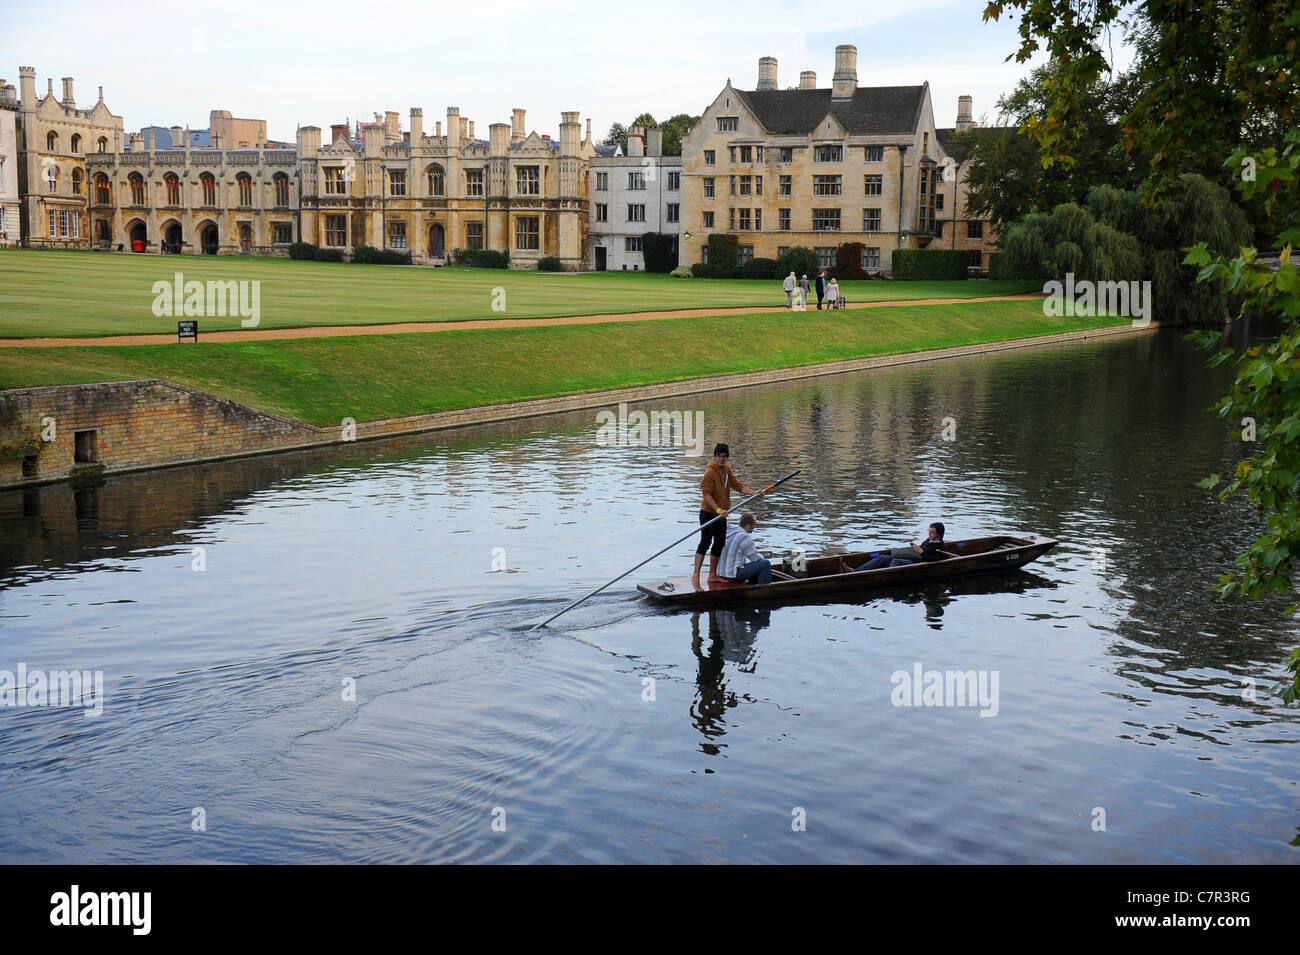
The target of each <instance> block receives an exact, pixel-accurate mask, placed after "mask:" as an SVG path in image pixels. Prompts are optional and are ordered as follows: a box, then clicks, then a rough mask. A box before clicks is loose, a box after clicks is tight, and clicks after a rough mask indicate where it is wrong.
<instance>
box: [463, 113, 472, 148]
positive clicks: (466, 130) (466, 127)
mask: <svg viewBox="0 0 1300 955" xmlns="http://www.w3.org/2000/svg"><path fill="white" fill-rule="evenodd" d="M470 125H471V124H470V121H469V119H468V118H466V117H464V116H462V117H461V118H460V141H461V142H463V143H467V142H469V141H470V140H472V139H473V138H474V130H472V129H471V128H470Z"/></svg>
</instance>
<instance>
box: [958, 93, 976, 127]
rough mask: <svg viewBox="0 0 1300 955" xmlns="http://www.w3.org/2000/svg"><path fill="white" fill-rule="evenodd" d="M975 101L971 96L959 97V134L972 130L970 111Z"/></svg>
mask: <svg viewBox="0 0 1300 955" xmlns="http://www.w3.org/2000/svg"><path fill="white" fill-rule="evenodd" d="M973 102H974V101H973V100H972V99H971V98H970V97H969V96H958V97H957V132H959V133H960V132H961V131H962V130H965V129H970V128H971V125H972V123H971V118H970V110H971V104H972V103H973Z"/></svg>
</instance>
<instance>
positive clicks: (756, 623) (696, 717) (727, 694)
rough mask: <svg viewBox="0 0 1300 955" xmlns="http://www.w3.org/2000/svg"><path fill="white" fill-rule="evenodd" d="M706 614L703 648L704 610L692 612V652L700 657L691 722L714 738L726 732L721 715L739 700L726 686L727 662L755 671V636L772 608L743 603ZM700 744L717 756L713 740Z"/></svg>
mask: <svg viewBox="0 0 1300 955" xmlns="http://www.w3.org/2000/svg"><path fill="white" fill-rule="evenodd" d="M708 615H709V643H708V647H707V648H706V647H705V645H704V639H703V637H702V635H701V633H700V617H702V616H703V613H701V612H699V611H697V612H696V613H693V614H691V652H693V653H694V654H695V658H696V660H698V661H699V667H698V669H697V671H696V677H695V684H696V686H697V687H698V689H699V692H698V694H697V695H696V698H695V700H694V701H693V702H692V703H691V722H693V723H694V724H695V726H696V728H697V729H698V730H699V731H700V733H701V734H702V735H704V736H705V737H706V738H707V739H709V740H713V739H716V738H717V737H720V736H723V735H724V734H725V733H726V732H727V730H726V720H725V718H724V716H725V714H726V711H727V709H728V707H732V706H735V705H736V704H737V703H739V702H740V698H738V697H737V696H736V694H735V693H733V692H731V691H730V690H728V689H727V682H726V679H725V671H726V665H727V664H728V663H734V664H737V669H738V670H740V671H741V672H742V673H753V672H754V668H755V667H756V666H757V664H758V659H757V656H756V654H755V652H754V640H755V638H756V637H757V636H758V632H759V631H760V630H762V629H763V628H764V627H766V626H767V625H768V624H770V623H771V622H772V612H771V610H760V609H756V608H753V607H746V608H742V609H740V610H709V611H708ZM745 699H750V698H749V697H745ZM700 748H701V749H702V750H704V752H706V753H708V754H709V755H710V756H717V755H718V753H719V750H720V747H719V746H718V745H717V744H715V743H712V742H706V743H701V744H700Z"/></svg>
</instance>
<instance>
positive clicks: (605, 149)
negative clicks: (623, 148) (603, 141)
mask: <svg viewBox="0 0 1300 955" xmlns="http://www.w3.org/2000/svg"><path fill="white" fill-rule="evenodd" d="M596 155H597V156H599V157H600V158H601V159H613V158H614V157H615V156H618V155H621V154H620V152H619V146H618V144H617V143H614V144H613V145H610V146H597V147H596Z"/></svg>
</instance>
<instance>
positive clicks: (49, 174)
mask: <svg viewBox="0 0 1300 955" xmlns="http://www.w3.org/2000/svg"><path fill="white" fill-rule="evenodd" d="M45 181H46V184H47V187H48V188H49V190H50V192H53V193H57V192H58V191H59V167H58V166H47V167H46V168H45Z"/></svg>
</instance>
